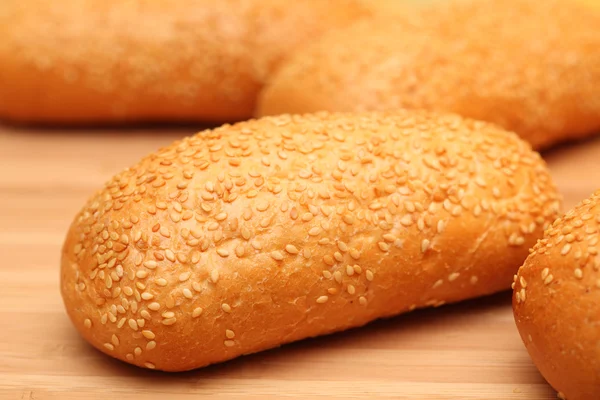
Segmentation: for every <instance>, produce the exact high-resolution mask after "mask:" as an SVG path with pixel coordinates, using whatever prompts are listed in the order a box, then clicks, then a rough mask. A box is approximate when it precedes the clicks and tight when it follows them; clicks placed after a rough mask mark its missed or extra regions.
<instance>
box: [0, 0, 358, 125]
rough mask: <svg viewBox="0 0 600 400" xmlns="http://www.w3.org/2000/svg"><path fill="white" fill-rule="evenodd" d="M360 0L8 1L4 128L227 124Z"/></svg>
mask: <svg viewBox="0 0 600 400" xmlns="http://www.w3.org/2000/svg"><path fill="white" fill-rule="evenodd" d="M365 15H368V11H367V10H366V8H365V7H364V6H363V5H362V4H361V3H359V2H358V0H336V1H335V2H329V1H322V0H303V1H287V0H177V1H167V0H126V1H121V0H61V1H46V0H3V1H0V37H1V38H2V39H1V40H0V119H5V120H12V121H17V122H28V123H31V122H33V123H40V122H41V123H61V124H72V123H96V122H100V123H107V122H128V121H225V120H227V121H229V120H236V119H245V118H248V117H250V116H251V115H252V113H253V111H254V107H255V102H256V96H257V94H258V91H259V89H260V88H261V86H262V85H263V83H264V82H265V80H266V78H267V77H268V75H269V74H270V73H271V72H272V71H273V70H274V69H275V68H276V67H277V65H278V63H279V62H280V61H281V60H282V59H283V58H284V57H285V56H286V55H287V54H288V53H289V52H291V51H293V50H294V49H296V48H298V47H300V46H302V45H304V44H305V43H307V42H309V41H312V40H314V39H315V38H316V37H317V36H320V35H321V34H322V33H324V32H326V31H330V30H334V29H335V28H337V27H341V26H344V25H347V24H349V23H351V22H353V21H354V20H356V19H357V18H360V17H362V16H365Z"/></svg>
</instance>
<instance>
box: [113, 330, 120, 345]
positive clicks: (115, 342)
mask: <svg viewBox="0 0 600 400" xmlns="http://www.w3.org/2000/svg"><path fill="white" fill-rule="evenodd" d="M111 342H112V344H114V345H115V346H118V345H119V344H120V342H119V338H118V337H117V335H115V334H114V333H113V335H112V338H111Z"/></svg>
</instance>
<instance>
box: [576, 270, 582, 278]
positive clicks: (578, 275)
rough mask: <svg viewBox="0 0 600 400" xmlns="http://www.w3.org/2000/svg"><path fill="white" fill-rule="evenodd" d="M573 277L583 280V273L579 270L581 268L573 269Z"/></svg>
mask: <svg viewBox="0 0 600 400" xmlns="http://www.w3.org/2000/svg"><path fill="white" fill-rule="evenodd" d="M575 277H576V278H577V279H582V278H583V271H582V270H581V268H575Z"/></svg>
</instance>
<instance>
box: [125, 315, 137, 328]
mask: <svg viewBox="0 0 600 400" xmlns="http://www.w3.org/2000/svg"><path fill="white" fill-rule="evenodd" d="M127 322H128V323H129V327H130V328H131V329H133V330H134V331H137V330H138V324H137V322H136V320H135V319H133V318H131V319H130V320H129V321H127Z"/></svg>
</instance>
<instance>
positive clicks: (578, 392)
mask: <svg viewBox="0 0 600 400" xmlns="http://www.w3.org/2000/svg"><path fill="white" fill-rule="evenodd" d="M530 251H531V254H530V255H529V257H528V258H527V260H526V261H525V263H524V264H523V266H522V267H521V268H520V269H519V271H518V274H517V275H515V279H514V283H513V289H514V292H513V306H514V313H515V321H516V324H517V327H518V328H519V332H520V334H521V338H522V339H523V342H524V343H525V345H526V347H527V350H528V352H529V354H530V355H531V358H532V359H533V361H534V362H535V364H536V366H537V367H538V368H539V370H540V372H541V373H542V375H543V376H544V377H545V378H546V379H547V380H548V381H549V382H550V384H551V385H552V386H553V387H554V388H555V389H557V390H559V391H562V392H563V393H564V394H565V395H566V398H567V399H570V400H588V399H597V398H600V347H599V346H598V343H599V341H600V329H599V328H598V324H599V323H600V256H599V254H600V190H598V191H596V192H595V193H594V194H593V195H592V196H591V197H589V198H587V199H585V200H583V201H582V202H580V203H579V204H578V205H577V206H576V207H574V208H573V209H571V210H569V211H568V212H567V213H566V214H564V215H563V216H561V217H560V218H558V219H557V220H556V221H555V222H554V223H553V224H552V226H551V227H549V228H548V229H547V230H546V232H545V233H544V237H543V238H542V239H540V240H539V241H538V242H537V243H536V245H535V246H534V247H533V248H532V249H531V250H530Z"/></svg>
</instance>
